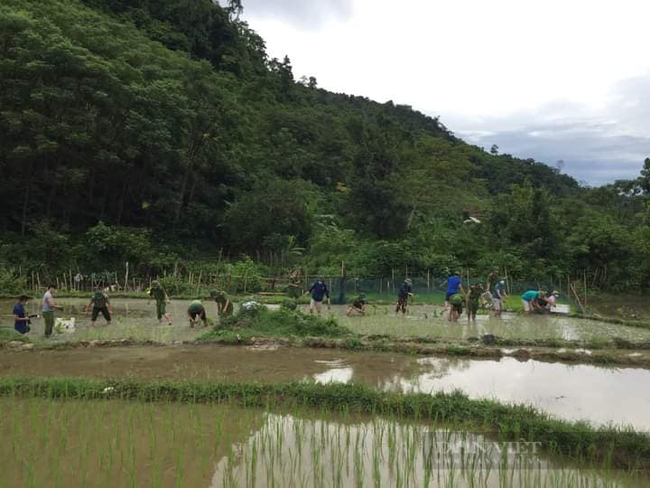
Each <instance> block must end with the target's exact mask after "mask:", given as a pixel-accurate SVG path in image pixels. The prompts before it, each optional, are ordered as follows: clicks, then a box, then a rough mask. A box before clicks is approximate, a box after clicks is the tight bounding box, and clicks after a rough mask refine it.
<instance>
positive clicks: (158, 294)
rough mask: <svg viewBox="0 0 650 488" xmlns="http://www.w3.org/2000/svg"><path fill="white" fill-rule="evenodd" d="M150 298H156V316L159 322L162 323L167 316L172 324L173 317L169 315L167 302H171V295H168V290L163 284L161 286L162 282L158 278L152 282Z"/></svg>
mask: <svg viewBox="0 0 650 488" xmlns="http://www.w3.org/2000/svg"><path fill="white" fill-rule="evenodd" d="M149 298H150V299H151V298H153V299H154V300H156V317H158V322H160V323H162V319H163V317H165V319H166V320H167V323H169V325H172V319H171V318H170V317H169V314H168V313H167V310H166V308H167V304H168V303H169V295H167V292H166V291H165V289H164V288H163V287H162V286H160V282H158V281H157V280H154V281H152V282H151V289H150V290H149ZM147 303H149V302H147Z"/></svg>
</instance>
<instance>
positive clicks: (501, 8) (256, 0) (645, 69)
mask: <svg viewBox="0 0 650 488" xmlns="http://www.w3.org/2000/svg"><path fill="white" fill-rule="evenodd" d="M244 7H245V16H246V18H247V20H248V21H249V22H250V24H251V26H252V27H253V28H254V29H256V30H258V32H259V33H260V34H261V35H262V36H263V37H264V38H265V40H266V41H267V46H268V49H269V52H270V54H271V55H272V56H276V57H282V56H284V55H285V54H288V55H289V56H290V58H291V60H292V64H293V66H294V71H295V74H296V76H297V77H300V76H301V75H313V76H316V77H317V79H318V81H319V85H320V86H322V87H324V88H327V89H330V90H333V91H338V92H346V93H353V94H357V95H364V96H368V97H369V98H372V99H375V100H377V101H380V102H383V101H386V100H389V99H390V100H394V101H395V102H396V103H403V104H408V105H412V106H413V107H414V108H416V109H418V110H421V111H423V112H425V113H429V114H431V115H441V117H442V122H443V123H444V124H445V125H446V126H447V127H449V128H450V129H451V130H453V131H454V132H456V133H458V134H459V135H463V134H465V135H466V137H468V138H471V137H470V136H472V134H474V136H473V137H476V133H477V132H480V133H482V134H483V136H482V137H481V138H480V139H479V140H480V141H481V142H483V141H486V140H493V142H494V143H497V144H499V141H501V144H499V145H500V146H501V148H502V150H504V151H506V152H511V153H514V154H517V155H520V156H522V157H534V158H537V159H542V160H549V159H548V158H557V159H564V160H565V161H567V167H566V171H567V172H570V173H571V172H572V169H571V167H574V168H576V173H575V174H576V176H577V177H578V178H581V179H585V180H587V181H589V182H591V183H594V184H598V183H602V182H605V181H610V180H611V179H614V177H616V176H618V174H619V173H620V175H621V176H628V175H630V174H631V173H632V169H631V168H632V166H633V161H636V159H635V158H638V157H639V155H640V154H643V153H644V152H645V153H646V154H647V153H650V146H649V147H648V148H644V145H645V144H646V143H648V138H649V137H650V128H649V127H648V124H649V122H648V121H650V106H649V104H648V93H649V90H650V57H648V56H647V55H646V51H645V49H646V45H647V19H648V18H650V2H647V1H646V0H619V1H617V2H612V1H609V0H570V1H567V0H545V1H541V0H526V1H522V0H492V1H490V2H486V1H484V0H454V1H453V2H450V1H447V0H430V1H426V0H402V1H401V2H399V3H398V2H394V1H388V0H354V1H353V0H349V1H346V0H329V1H326V0H325V1H320V2H318V1H313V2H303V1H299V0H294V1H291V0H275V1H274V0H251V1H248V2H246V1H244ZM531 134H533V135H531ZM491 143H492V142H491ZM491 143H490V144H489V145H491ZM486 145H487V146H489V145H488V144H486ZM521 151H531V152H530V153H528V152H527V153H521ZM569 155H570V156H571V157H572V158H576V159H575V160H574V162H572V163H570V162H569ZM647 155H650V154H647ZM647 155H646V157H647ZM578 157H579V159H578ZM642 160H643V159H641V160H640V161H638V162H637V163H636V164H638V165H639V167H640V164H641V162H642ZM553 161H554V159H551V162H553ZM594 161H596V162H598V163H597V164H595V163H594ZM608 161H609V163H608ZM594 168H595V169H594ZM598 168H601V169H598ZM590 172H591V173H593V175H591V176H590ZM637 172H638V170H637Z"/></svg>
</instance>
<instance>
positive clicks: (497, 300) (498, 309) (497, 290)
mask: <svg viewBox="0 0 650 488" xmlns="http://www.w3.org/2000/svg"><path fill="white" fill-rule="evenodd" d="M507 296H508V294H507V293H506V281H505V280H501V281H499V282H498V283H497V284H496V285H495V286H494V290H493V291H492V306H493V307H494V316H495V317H501V314H502V313H503V306H504V301H505V299H506V297H507Z"/></svg>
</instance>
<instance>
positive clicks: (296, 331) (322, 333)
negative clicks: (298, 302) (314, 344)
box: [197, 308, 352, 344]
mask: <svg viewBox="0 0 650 488" xmlns="http://www.w3.org/2000/svg"><path fill="white" fill-rule="evenodd" d="M351 334H352V333H351V332H350V331H349V330H348V329H346V328H345V327H342V326H341V325H339V323H338V322H337V320H336V319H335V318H333V317H328V318H322V317H319V316H316V315H309V314H305V313H302V312H300V311H292V310H287V309H282V310H280V311H278V312H274V311H270V310H267V309H266V308H261V309H258V310H250V311H249V310H245V309H240V310H239V311H238V312H237V313H236V314H235V315H233V316H231V317H225V318H223V319H221V320H220V321H219V323H218V324H217V325H216V326H215V327H214V328H213V329H212V330H211V331H209V332H206V333H205V334H203V335H202V336H201V337H199V338H198V339H197V341H198V342H221V343H227V344H231V343H237V342H241V341H242V340H244V339H247V338H251V337H273V338H284V337H308V336H309V337H344V336H348V335H351Z"/></svg>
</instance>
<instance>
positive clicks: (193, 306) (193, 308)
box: [187, 299, 208, 328]
mask: <svg viewBox="0 0 650 488" xmlns="http://www.w3.org/2000/svg"><path fill="white" fill-rule="evenodd" d="M187 316H188V317H189V318H190V327H192V328H193V327H194V326H195V325H196V324H198V323H199V319H201V320H202V321H203V327H207V326H208V318H207V317H206V315H205V308H204V307H203V303H201V300H199V299H197V300H192V301H191V302H190V306H189V307H187Z"/></svg>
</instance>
